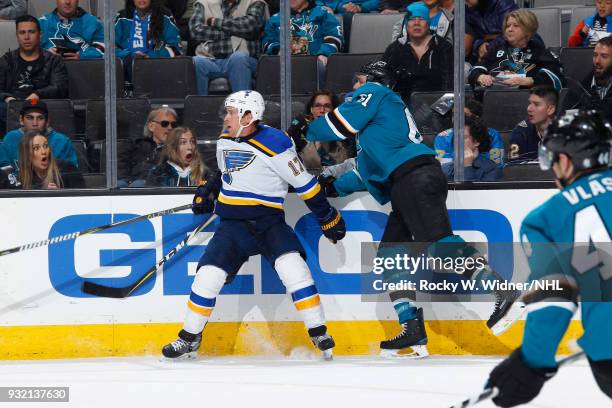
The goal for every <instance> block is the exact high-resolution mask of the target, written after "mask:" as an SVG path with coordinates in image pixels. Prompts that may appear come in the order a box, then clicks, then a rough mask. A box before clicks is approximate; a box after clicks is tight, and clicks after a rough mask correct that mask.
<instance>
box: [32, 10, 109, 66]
mask: <svg viewBox="0 0 612 408" xmlns="http://www.w3.org/2000/svg"><path fill="white" fill-rule="evenodd" d="M56 4H57V8H56V9H55V10H53V11H52V12H50V13H49V14H45V15H44V16H42V17H41V18H40V19H39V21H40V25H41V27H42V33H43V40H42V47H43V48H44V49H46V50H48V51H49V52H51V53H52V54H55V55H61V56H62V57H63V58H64V59H66V60H77V59H93V58H102V57H103V56H104V27H102V23H101V22H100V20H98V19H97V18H96V17H95V16H94V15H93V14H90V13H87V12H86V11H85V10H83V9H82V8H80V7H79V0H57V3H56Z"/></svg>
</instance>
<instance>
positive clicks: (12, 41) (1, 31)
mask: <svg viewBox="0 0 612 408" xmlns="http://www.w3.org/2000/svg"><path fill="white" fill-rule="evenodd" d="M17 48H19V44H18V43H17V36H16V35H15V22H14V21H0V55H4V53H5V52H7V51H9V50H15V49H17Z"/></svg>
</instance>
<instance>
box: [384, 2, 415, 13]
mask: <svg viewBox="0 0 612 408" xmlns="http://www.w3.org/2000/svg"><path fill="white" fill-rule="evenodd" d="M410 3H412V0H380V2H379V6H378V9H379V10H380V14H397V13H403V12H404V10H406V7H408V5H409V4H410Z"/></svg>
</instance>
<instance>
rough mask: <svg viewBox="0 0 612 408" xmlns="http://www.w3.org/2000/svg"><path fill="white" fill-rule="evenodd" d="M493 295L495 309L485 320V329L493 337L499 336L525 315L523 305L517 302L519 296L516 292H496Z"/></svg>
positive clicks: (519, 293)
mask: <svg viewBox="0 0 612 408" xmlns="http://www.w3.org/2000/svg"><path fill="white" fill-rule="evenodd" d="M493 295H494V296H495V309H493V313H492V314H491V317H489V320H487V327H489V329H491V332H493V335H495V336H499V335H500V334H502V333H504V332H505V331H506V330H508V329H509V328H510V327H511V326H512V325H513V324H514V323H515V322H516V321H517V320H518V319H520V318H521V316H522V315H523V313H525V304H524V303H523V302H520V301H518V298H519V297H520V296H521V292H520V291H518V290H506V291H501V290H496V291H494V292H493Z"/></svg>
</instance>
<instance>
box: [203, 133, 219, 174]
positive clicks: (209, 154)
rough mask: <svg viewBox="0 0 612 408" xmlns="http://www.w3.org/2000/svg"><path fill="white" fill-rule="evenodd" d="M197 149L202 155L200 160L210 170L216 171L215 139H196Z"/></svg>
mask: <svg viewBox="0 0 612 408" xmlns="http://www.w3.org/2000/svg"><path fill="white" fill-rule="evenodd" d="M198 151H199V152H200V156H201V157H202V161H203V162H204V164H206V167H208V169H209V170H210V171H217V170H218V169H219V166H218V165H217V141H216V140H198Z"/></svg>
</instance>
